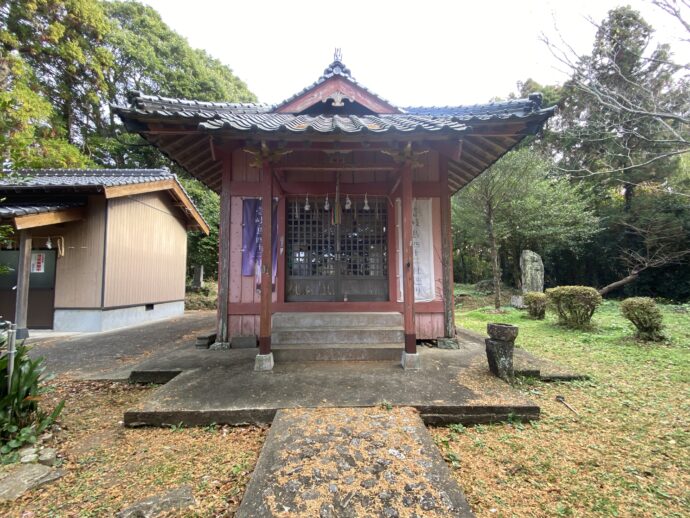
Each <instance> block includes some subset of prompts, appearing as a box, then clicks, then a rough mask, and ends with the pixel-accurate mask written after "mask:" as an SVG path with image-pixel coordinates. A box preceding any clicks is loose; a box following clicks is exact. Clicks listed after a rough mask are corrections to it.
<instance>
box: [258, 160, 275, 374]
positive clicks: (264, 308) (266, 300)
mask: <svg viewBox="0 0 690 518" xmlns="http://www.w3.org/2000/svg"><path fill="white" fill-rule="evenodd" d="M261 182H262V192H261V210H262V220H261V305H260V316H259V354H258V356H257V357H256V362H255V364H254V370H260V371H263V370H271V369H272V368H273V353H272V352H271V298H272V296H273V295H272V292H273V289H272V286H273V279H272V277H273V276H272V272H273V246H272V243H273V235H272V234H273V232H272V230H273V168H272V167H271V163H270V161H269V160H263V161H262V166H261Z"/></svg>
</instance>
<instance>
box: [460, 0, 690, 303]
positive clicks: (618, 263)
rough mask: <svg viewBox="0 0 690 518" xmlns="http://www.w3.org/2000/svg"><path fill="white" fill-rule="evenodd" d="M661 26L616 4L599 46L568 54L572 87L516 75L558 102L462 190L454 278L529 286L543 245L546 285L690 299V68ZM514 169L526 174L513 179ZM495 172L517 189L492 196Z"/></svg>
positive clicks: (521, 90)
mask: <svg viewBox="0 0 690 518" xmlns="http://www.w3.org/2000/svg"><path fill="white" fill-rule="evenodd" d="M653 33H654V30H653V28H652V27H651V26H650V25H649V24H648V23H647V22H646V21H645V20H644V19H642V17H641V16H640V14H639V13H637V12H636V11H634V10H632V9H630V8H629V7H621V8H616V9H613V10H611V11H610V12H609V13H608V15H607V17H606V18H605V19H604V20H603V21H602V23H601V24H600V25H599V30H598V31H597V34H596V37H595V40H594V42H593V45H592V51H591V53H590V54H588V55H584V56H570V59H571V60H570V61H566V59H568V58H567V57H565V58H563V60H564V61H563V63H562V64H564V65H566V66H570V67H571V71H572V77H571V79H570V80H569V81H567V82H566V83H565V84H564V85H563V86H552V85H540V84H538V83H537V82H535V81H534V80H532V79H528V80H527V81H524V82H521V83H519V84H518V92H517V93H516V94H514V95H511V97H525V96H526V95H528V94H529V93H530V92H533V91H541V92H543V94H544V104H545V105H546V106H549V105H554V104H556V105H558V108H559V110H558V112H557V114H556V116H555V117H554V118H552V119H551V121H550V122H549V124H548V125H547V127H546V130H545V131H544V132H543V134H542V135H539V136H538V138H529V139H526V140H525V141H523V143H522V144H521V147H522V149H521V150H519V151H518V152H517V153H515V152H514V153H510V154H508V155H506V156H505V157H504V158H502V159H501V160H499V161H498V162H497V163H496V164H495V165H494V166H493V167H492V168H491V169H489V171H488V172H487V173H486V174H485V175H484V176H485V178H483V179H482V178H480V179H479V180H477V181H475V182H473V184H471V186H470V187H469V188H467V189H465V190H463V191H461V192H460V193H459V194H458V195H457V196H456V200H455V214H454V227H455V233H454V247H455V251H456V255H455V277H456V279H458V280H460V281H461V282H469V283H474V282H477V281H479V280H482V279H487V278H490V277H491V276H492V273H494V274H495V270H498V272H499V277H500V280H501V281H502V282H504V283H506V284H508V285H512V286H515V287H519V282H520V275H519V261H518V258H519V256H520V252H521V250H522V249H526V248H527V249H531V250H534V251H536V252H537V253H539V254H540V255H541V256H542V258H543V261H544V265H545V282H546V285H547V286H557V285H566V284H581V285H589V286H594V287H597V288H598V289H601V290H602V293H605V294H609V293H610V294H611V295H614V296H621V295H650V296H660V297H665V298H668V299H673V300H679V301H683V300H689V299H690V268H688V258H689V257H690V203H688V199H690V154H688V151H690V141H689V140H688V139H690V128H689V127H688V124H687V122H683V121H687V114H688V113H690V91H689V88H690V73H689V70H688V68H687V67H683V66H681V65H678V64H675V63H674V62H673V52H672V50H671V49H670V48H669V47H668V46H667V45H657V46H653V45H652V43H651V42H652V41H653V40H652V35H653ZM688 42H690V40H687V41H686V42H684V43H679V45H683V44H687V43H688ZM567 52H568V51H562V50H561V49H555V51H554V54H555V55H556V56H564V55H566V53H567ZM619 105H620V106H622V108H621V107H620V106H619ZM632 112H635V113H632ZM520 153H524V155H523V156H522V157H519V155H520ZM530 156H531V157H532V158H530ZM516 162H517V163H516ZM540 162H541V163H540ZM502 169H506V170H508V172H507V173H506V172H503V171H501V170H502ZM510 171H514V174H515V176H516V177H518V178H524V181H523V183H520V182H519V181H516V180H515V179H512V180H511V179H510V178H509V179H508V181H506V180H505V178H506V177H510V174H511V173H510ZM526 171H529V172H530V174H528V175H525V172H526ZM492 175H494V176H496V177H497V178H500V177H503V178H501V180H500V182H499V183H500V184H501V185H503V186H505V192H506V193H507V194H503V193H501V192H497V191H496V190H494V192H493V193H491V194H492V196H490V197H489V196H487V195H486V193H487V192H490V191H488V190H487V188H486V184H489V183H490V182H491V179H490V177H491V176H492ZM540 177H541V179H540V180H539V181H535V179H539V178H540ZM482 191H484V192H482ZM487 198H492V199H494V200H498V201H497V202H495V203H494V207H493V208H492V211H491V216H492V222H491V225H490V227H492V228H493V232H490V231H489V225H487V222H488V220H489V218H488V217H487V213H488V211H487V210H486V209H485V210H484V211H483V213H482V212H481V211H479V208H480V207H481V205H482V204H483V205H484V207H487V206H488V205H487V204H486V202H485V200H486V199H487ZM477 202H479V203H477ZM492 233H493V235H494V237H495V249H496V251H495V252H494V251H493V250H492V248H494V246H492V244H491V241H492V240H491V234H492ZM492 252H494V253H493V254H492ZM492 255H496V256H497V257H498V260H497V261H495V260H494V258H493V257H492ZM494 263H498V264H497V265H496V264H494ZM492 267H493V268H492ZM492 270H494V272H492Z"/></svg>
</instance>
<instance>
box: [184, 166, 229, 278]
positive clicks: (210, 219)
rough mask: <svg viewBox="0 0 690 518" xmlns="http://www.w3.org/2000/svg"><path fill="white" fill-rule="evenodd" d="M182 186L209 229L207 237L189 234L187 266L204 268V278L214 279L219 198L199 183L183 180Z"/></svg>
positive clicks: (216, 271)
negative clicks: (195, 265)
mask: <svg viewBox="0 0 690 518" xmlns="http://www.w3.org/2000/svg"><path fill="white" fill-rule="evenodd" d="M181 181H182V185H183V186H184V188H185V190H186V191H187V193H188V194H189V196H190V198H191V199H192V201H194V204H195V205H196V207H197V209H199V212H201V214H202V215H203V216H204V219H206V222H207V223H208V225H209V227H210V229H211V230H210V232H209V235H208V236H205V235H204V234H202V233H201V232H193V233H190V234H189V242H188V245H187V246H188V247H189V253H188V254H187V261H188V264H189V265H190V267H191V265H194V264H199V265H202V266H203V267H204V276H205V277H208V278H211V279H214V278H215V277H216V275H217V274H218V227H219V222H220V197H219V196H218V195H217V194H216V193H215V192H213V191H211V190H209V189H207V188H206V187H204V186H203V185H202V184H201V182H199V181H197V180H193V179H187V178H183V179H182V180H181Z"/></svg>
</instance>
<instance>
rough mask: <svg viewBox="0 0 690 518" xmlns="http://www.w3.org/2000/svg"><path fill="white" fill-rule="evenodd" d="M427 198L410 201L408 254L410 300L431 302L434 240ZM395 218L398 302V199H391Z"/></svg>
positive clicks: (400, 288)
mask: <svg viewBox="0 0 690 518" xmlns="http://www.w3.org/2000/svg"><path fill="white" fill-rule="evenodd" d="M431 207H432V205H431V199H424V200H421V199H417V198H415V199H413V200H412V252H413V262H414V300H415V302H429V301H431V300H434V298H435V296H436V294H435V284H436V283H435V279H434V241H433V239H434V238H433V233H432V230H433V226H432V224H433V223H432V212H431ZM395 209H396V210H395V217H396V228H397V235H398V243H397V244H398V246H397V248H398V250H397V252H398V301H399V302H401V301H403V300H404V296H403V276H402V272H403V260H402V226H401V224H402V204H401V202H400V198H396V200H395Z"/></svg>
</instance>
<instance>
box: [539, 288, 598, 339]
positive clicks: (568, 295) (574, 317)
mask: <svg viewBox="0 0 690 518" xmlns="http://www.w3.org/2000/svg"><path fill="white" fill-rule="evenodd" d="M546 296H547V298H548V302H549V305H550V306H551V307H553V309H554V310H555V311H556V314H557V315H558V322H559V323H560V324H562V325H564V326H566V327H572V328H576V329H577V328H585V327H587V326H589V325H590V322H591V320H592V316H593V315H594V311H595V310H596V309H597V307H598V306H599V305H600V304H601V302H602V298H601V295H599V293H598V292H597V290H595V289H594V288H590V287H588V286H558V287H556V288H549V289H547V290H546Z"/></svg>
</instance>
